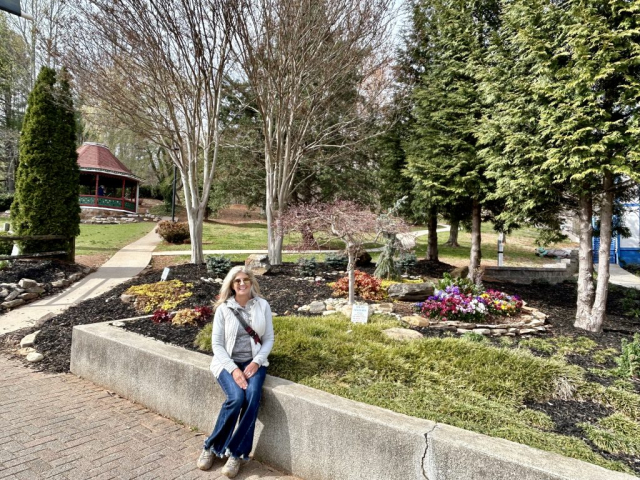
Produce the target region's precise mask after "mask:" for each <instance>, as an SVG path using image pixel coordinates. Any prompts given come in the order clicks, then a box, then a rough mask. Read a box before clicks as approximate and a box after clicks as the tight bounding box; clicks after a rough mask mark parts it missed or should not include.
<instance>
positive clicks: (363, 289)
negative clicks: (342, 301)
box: [332, 270, 386, 300]
mask: <svg viewBox="0 0 640 480" xmlns="http://www.w3.org/2000/svg"><path fill="white" fill-rule="evenodd" d="M355 277H356V278H355V286H354V291H355V294H356V295H359V296H360V297H361V298H364V299H365V300H382V299H383V298H384V297H385V295H386V292H385V291H384V290H383V289H382V282H381V281H380V279H378V278H376V277H374V276H372V275H369V274H368V273H365V272H361V271H360V270H356V271H355ZM332 288H333V295H335V296H336V297H345V296H347V295H349V277H348V276H346V277H342V278H341V279H340V280H338V281H337V282H335V283H334V284H333V287H332Z"/></svg>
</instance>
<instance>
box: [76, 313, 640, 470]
mask: <svg viewBox="0 0 640 480" xmlns="http://www.w3.org/2000/svg"><path fill="white" fill-rule="evenodd" d="M209 362H210V357H209V356H207V355H204V354H201V353H196V352H191V351H188V350H186V349H184V348H180V347H176V346H173V345H168V344H165V343H162V342H159V341H157V340H153V339H151V338H147V337H144V336H141V335H138V334H134V333H131V332H127V331H125V330H123V329H121V328H117V327H114V326H112V325H110V322H105V323H96V324H91V325H80V326H76V327H74V328H73V343H72V349H71V371H72V372H73V373H75V374H76V375H79V376H81V377H84V378H86V379H88V380H90V381H92V382H94V383H97V384H98V385H101V386H103V387H105V388H107V389H109V390H110V391H115V392H117V393H118V394H120V395H122V396H124V397H126V398H129V399H130V400H133V401H135V402H138V403H141V404H142V405H144V406H146V407H148V408H150V409H152V410H154V411H156V412H158V413H160V414H162V415H165V416H168V417H171V418H174V419H177V420H179V421H182V422H184V423H186V424H188V425H193V426H196V427H198V428H199V429H200V430H202V431H204V432H208V431H210V430H211V428H212V426H213V422H214V419H215V417H216V415H217V413H218V411H219V408H220V405H221V403H222V401H223V395H222V393H221V391H220V389H219V388H217V387H216V386H215V382H214V380H213V377H212V375H211V372H210V371H209ZM265 427H266V428H265ZM254 456H255V458H256V459H258V460H260V461H263V462H265V463H268V464H270V465H272V466H274V467H276V468H278V469H280V470H284V471H287V472H291V473H293V474H294V475H297V476H300V477H302V478H304V479H306V480H335V479H338V478H339V479H341V480H362V479H367V480H378V479H379V480H383V479H385V480H386V479H398V480H425V479H427V480H472V479H473V480H483V479H487V480H507V479H514V478H518V479H519V480H572V479H575V480H604V479H609V480H629V479H632V478H636V477H632V476H630V475H627V474H622V473H617V472H612V471H609V470H606V469H603V468H601V467H598V466H595V465H591V464H589V463H586V462H582V461H579V460H574V459H570V458H565V457H562V456H560V455H557V454H553V453H549V452H543V451H540V450H536V449H533V448H530V447H527V446H524V445H519V444H516V443H513V442H509V441H507V440H502V439H497V438H491V437H487V436H486V435H481V434H477V433H473V432H468V431H465V430H461V429H459V428H455V427H450V426H447V425H444V424H438V423H434V422H430V421H427V420H421V419H417V418H413V417H409V416H406V415H401V414H398V413H394V412H391V411H389V410H385V409H382V408H378V407H374V406H370V405H365V404H363V403H359V402H354V401H351V400H347V399H344V398H340V397H337V396H335V395H331V394H328V393H325V392H321V391H318V390H314V389H312V388H309V387H305V386H303V385H298V384H295V383H292V382H289V381H286V380H282V379H279V378H276V377H272V376H268V377H267V380H266V382H265V388H264V398H263V404H262V407H261V410H260V415H259V421H258V425H257V428H256V439H255V443H254ZM194 462H195V458H194Z"/></svg>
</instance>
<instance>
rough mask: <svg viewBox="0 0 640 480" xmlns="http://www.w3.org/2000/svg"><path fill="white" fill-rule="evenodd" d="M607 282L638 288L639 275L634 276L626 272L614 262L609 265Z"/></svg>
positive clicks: (639, 283)
mask: <svg viewBox="0 0 640 480" xmlns="http://www.w3.org/2000/svg"><path fill="white" fill-rule="evenodd" d="M609 283H613V284H614V285H620V286H621V287H627V288H635V289H638V290H640V277H637V276H635V275H634V274H633V273H631V272H627V271H626V270H624V269H623V268H622V267H621V266H620V265H616V264H615V263H612V264H611V265H609Z"/></svg>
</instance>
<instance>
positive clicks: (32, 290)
mask: <svg viewBox="0 0 640 480" xmlns="http://www.w3.org/2000/svg"><path fill="white" fill-rule="evenodd" d="M44 292H46V290H45V289H44V288H42V287H33V288H27V293H44Z"/></svg>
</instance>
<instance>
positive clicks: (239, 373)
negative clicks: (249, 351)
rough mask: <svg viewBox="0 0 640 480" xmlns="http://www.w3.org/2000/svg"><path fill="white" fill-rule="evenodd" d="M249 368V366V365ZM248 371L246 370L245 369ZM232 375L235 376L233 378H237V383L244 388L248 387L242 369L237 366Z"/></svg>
mask: <svg viewBox="0 0 640 480" xmlns="http://www.w3.org/2000/svg"><path fill="white" fill-rule="evenodd" d="M247 368H249V367H247ZM245 371H246V370H245ZM231 375H232V376H233V379H234V380H235V382H236V384H237V385H238V386H239V387H240V388H241V389H243V390H246V389H247V379H246V377H245V376H244V375H245V374H244V373H243V372H242V370H240V369H239V368H236V369H235V370H234V371H233V372H232V373H231Z"/></svg>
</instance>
